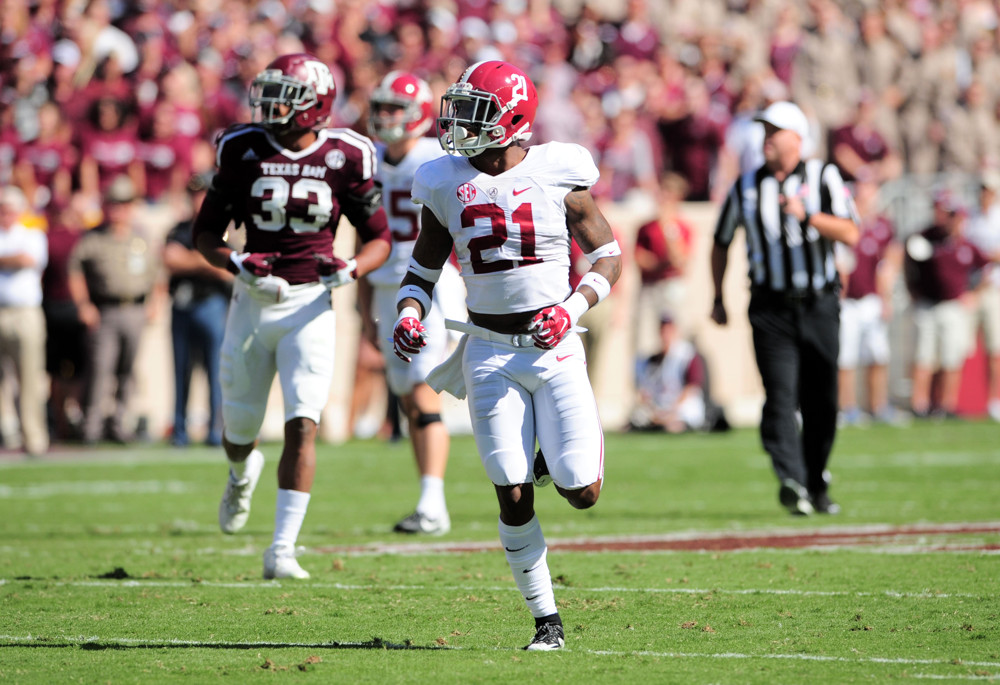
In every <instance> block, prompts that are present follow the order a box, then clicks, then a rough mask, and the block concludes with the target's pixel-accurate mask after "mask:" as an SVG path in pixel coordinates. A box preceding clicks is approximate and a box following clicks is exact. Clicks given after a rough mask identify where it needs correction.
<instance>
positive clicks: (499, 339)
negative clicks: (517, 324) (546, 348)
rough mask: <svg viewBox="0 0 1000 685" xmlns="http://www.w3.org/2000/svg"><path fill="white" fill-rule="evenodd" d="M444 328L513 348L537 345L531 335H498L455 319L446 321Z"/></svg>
mask: <svg viewBox="0 0 1000 685" xmlns="http://www.w3.org/2000/svg"><path fill="white" fill-rule="evenodd" d="M444 327H445V328H447V329H448V330H449V331H458V332H459V333H466V334H468V335H471V336H473V337H474V338H482V339H483V340H489V341H490V342H495V343H500V344H502V345H510V346H511V347H534V345H535V341H534V340H533V339H532V337H531V334H530V333H514V334H510V333H497V332H496V331H491V330H490V329H488V328H483V327H482V326H477V325H476V324H474V323H469V322H467V321H455V320H454V319H445V320H444Z"/></svg>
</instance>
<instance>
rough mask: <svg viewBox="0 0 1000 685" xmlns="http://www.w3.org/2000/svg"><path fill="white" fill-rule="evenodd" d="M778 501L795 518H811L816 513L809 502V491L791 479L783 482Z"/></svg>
mask: <svg viewBox="0 0 1000 685" xmlns="http://www.w3.org/2000/svg"><path fill="white" fill-rule="evenodd" d="M778 501H779V502H781V506H783V507H784V508H785V509H787V510H788V513H789V514H792V515H793V516H809V515H810V514H812V513H813V512H814V511H815V509H814V508H813V505H812V502H810V501H809V491H808V490H806V489H805V488H804V487H803V486H802V485H800V484H799V483H797V482H795V481H794V480H792V479H791V478H786V479H785V480H783V481H781V488H780V489H779V490H778Z"/></svg>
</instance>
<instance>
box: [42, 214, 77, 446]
mask: <svg viewBox="0 0 1000 685" xmlns="http://www.w3.org/2000/svg"><path fill="white" fill-rule="evenodd" d="M84 203H85V198H84V197H83V196H81V195H75V196H73V198H72V199H70V200H69V201H68V202H63V203H52V204H50V205H49V211H48V222H49V230H48V234H47V235H48V243H49V262H48V265H47V266H46V267H45V271H44V272H43V273H42V309H43V311H44V312H45V325H46V330H47V331H48V334H47V336H46V344H45V367H46V370H47V371H48V373H49V379H50V382H51V386H50V389H49V415H50V417H51V421H52V426H51V428H50V430H51V432H52V436H53V438H54V439H55V440H67V439H72V438H76V437H78V435H77V433H78V428H77V427H78V425H79V423H80V419H81V410H80V405H81V397H82V390H83V385H82V384H83V378H84V371H85V368H84V367H85V365H86V358H87V357H86V355H85V354H84V340H85V339H86V330H87V329H86V327H85V326H84V325H83V323H82V322H81V321H80V317H79V315H78V313H77V310H76V304H74V302H73V298H72V297H71V296H70V292H69V270H68V264H69V256H70V253H71V252H72V251H73V247H74V246H75V245H76V243H77V241H78V240H79V239H80V235H81V234H82V232H83V229H84V212H83V211H81V210H82V209H84V207H83V204H84Z"/></svg>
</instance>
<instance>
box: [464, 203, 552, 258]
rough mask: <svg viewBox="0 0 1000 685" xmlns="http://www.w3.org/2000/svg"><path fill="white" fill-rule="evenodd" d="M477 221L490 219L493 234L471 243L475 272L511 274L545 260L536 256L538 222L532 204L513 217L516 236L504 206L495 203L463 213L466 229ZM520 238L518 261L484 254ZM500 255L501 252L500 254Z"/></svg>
mask: <svg viewBox="0 0 1000 685" xmlns="http://www.w3.org/2000/svg"><path fill="white" fill-rule="evenodd" d="M477 219H488V220H489V222H490V226H491V228H492V232H491V233H490V234H489V235H480V236H476V237H474V238H471V239H470V240H469V254H470V259H471V261H472V272H473V273H476V274H489V273H495V272H497V271H508V270H510V269H516V268H518V267H522V266H529V265H531V264H539V263H540V262H541V261H542V260H541V258H540V257H537V256H536V255H535V222H534V219H533V218H532V214H531V203H529V202H525V203H524V204H522V205H520V206H519V207H518V208H517V209H515V210H514V212H513V213H512V214H511V220H512V222H513V227H514V229H515V236H511V235H510V234H509V232H508V226H507V217H506V215H505V213H504V209H503V207H500V206H499V205H495V204H482V205H468V206H466V207H465V208H464V209H463V210H462V228H463V229H465V228H474V227H475V226H476V220H477ZM517 237H519V238H520V241H519V242H520V246H521V250H520V256H519V258H518V259H488V258H487V257H485V256H484V255H483V253H484V252H485V251H486V250H491V249H497V248H500V247H502V246H503V245H504V244H505V243H507V242H508V241H513V240H516V239H517ZM498 253H499V251H498Z"/></svg>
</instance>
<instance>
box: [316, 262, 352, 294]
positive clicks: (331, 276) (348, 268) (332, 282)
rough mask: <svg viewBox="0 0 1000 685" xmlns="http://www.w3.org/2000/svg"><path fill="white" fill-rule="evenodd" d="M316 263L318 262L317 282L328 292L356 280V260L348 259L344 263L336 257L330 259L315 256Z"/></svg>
mask: <svg viewBox="0 0 1000 685" xmlns="http://www.w3.org/2000/svg"><path fill="white" fill-rule="evenodd" d="M316 261H317V262H318V266H317V271H318V272H319V280H320V282H321V283H322V284H323V285H325V286H326V287H327V288H329V289H330V290H333V289H334V288H339V287H340V286H342V285H347V284H348V283H354V281H356V280H358V261H357V260H356V259H348V260H347V261H346V262H345V261H344V260H343V259H337V258H336V257H334V258H333V259H331V258H330V257H327V256H326V255H316Z"/></svg>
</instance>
